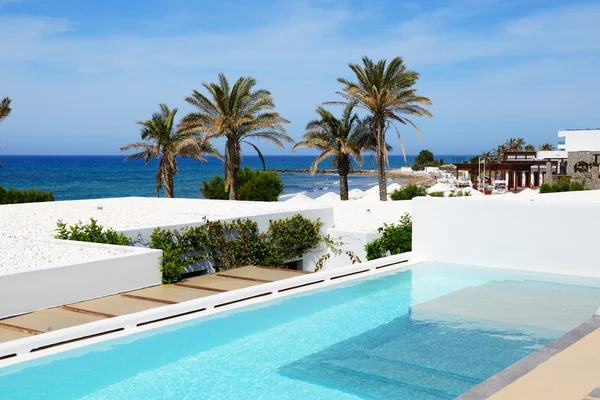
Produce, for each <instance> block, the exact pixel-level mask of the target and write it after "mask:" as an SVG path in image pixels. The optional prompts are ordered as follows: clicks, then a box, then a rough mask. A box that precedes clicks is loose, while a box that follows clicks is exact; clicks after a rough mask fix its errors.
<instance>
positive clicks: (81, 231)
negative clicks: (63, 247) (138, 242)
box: [54, 218, 131, 246]
mask: <svg viewBox="0 0 600 400" xmlns="http://www.w3.org/2000/svg"><path fill="white" fill-rule="evenodd" d="M55 232H56V235H54V238H55V239H64V240H77V241H80V242H91V243H104V244H116V245H120V246H129V245H130V244H131V241H130V240H129V238H128V237H127V236H125V235H124V234H122V233H118V232H117V231H115V230H114V229H111V228H107V229H104V227H103V226H102V225H98V221H96V220H95V219H93V218H90V223H89V224H84V223H83V222H81V221H79V222H78V223H76V224H75V225H71V226H67V224H65V223H64V222H62V221H60V220H59V221H58V222H57V223H56V229H55Z"/></svg>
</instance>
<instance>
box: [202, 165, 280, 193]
mask: <svg viewBox="0 0 600 400" xmlns="http://www.w3.org/2000/svg"><path fill="white" fill-rule="evenodd" d="M237 178H238V184H239V198H238V200H246V201H277V200H279V195H280V194H281V193H282V192H283V182H281V178H280V177H279V175H278V174H277V173H276V172H273V171H255V170H251V169H250V168H248V167H245V168H242V169H240V170H239V171H238V176H237ZM200 192H202V195H203V196H204V197H205V198H207V199H217V200H226V199H228V198H229V192H228V191H227V190H225V181H224V180H223V178H221V177H220V176H219V175H216V176H215V177H214V178H213V179H211V180H209V181H203V182H202V187H201V188H200Z"/></svg>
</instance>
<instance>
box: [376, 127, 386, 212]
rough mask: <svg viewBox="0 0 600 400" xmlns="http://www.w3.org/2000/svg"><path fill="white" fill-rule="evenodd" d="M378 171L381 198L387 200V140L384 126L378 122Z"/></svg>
mask: <svg viewBox="0 0 600 400" xmlns="http://www.w3.org/2000/svg"><path fill="white" fill-rule="evenodd" d="M377 172H378V176H379V200H381V201H387V180H386V178H385V140H384V137H383V126H382V123H381V122H378V123H377Z"/></svg>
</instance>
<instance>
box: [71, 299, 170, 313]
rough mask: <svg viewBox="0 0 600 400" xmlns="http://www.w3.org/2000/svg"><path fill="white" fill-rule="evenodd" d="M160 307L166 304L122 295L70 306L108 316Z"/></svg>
mask: <svg viewBox="0 0 600 400" xmlns="http://www.w3.org/2000/svg"><path fill="white" fill-rule="evenodd" d="M160 306H164V304H161V303H156V302H152V301H146V300H138V299H131V298H128V297H125V296H121V295H114V296H108V297H102V298H99V299H94V300H88V301H83V302H81V303H75V304H71V305H69V307H70V308H73V309H79V310H85V311H91V312H94V313H101V314H104V315H106V316H111V315H113V316H114V315H125V314H131V313H134V312H139V311H144V310H148V309H151V308H156V307H160Z"/></svg>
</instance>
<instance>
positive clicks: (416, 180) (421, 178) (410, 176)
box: [268, 169, 435, 186]
mask: <svg viewBox="0 0 600 400" xmlns="http://www.w3.org/2000/svg"><path fill="white" fill-rule="evenodd" d="M268 171H273V172H277V173H300V174H310V173H311V172H310V169H270V170H268ZM337 173H338V172H337V170H336V169H318V170H316V171H315V174H335V175H337ZM386 174H387V178H388V179H399V180H403V181H404V182H406V183H408V184H417V185H425V186H429V185H433V184H434V183H435V178H433V177H432V176H430V175H428V174H423V173H415V172H405V171H401V170H399V169H392V170H389V171H387V172H386ZM350 175H364V176H377V170H373V169H355V170H352V171H350Z"/></svg>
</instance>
